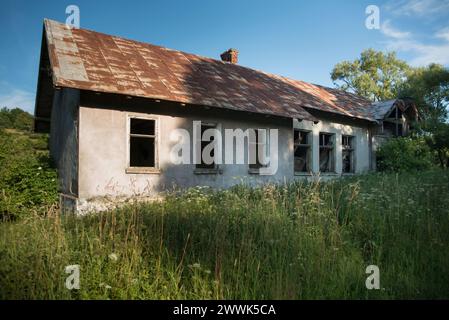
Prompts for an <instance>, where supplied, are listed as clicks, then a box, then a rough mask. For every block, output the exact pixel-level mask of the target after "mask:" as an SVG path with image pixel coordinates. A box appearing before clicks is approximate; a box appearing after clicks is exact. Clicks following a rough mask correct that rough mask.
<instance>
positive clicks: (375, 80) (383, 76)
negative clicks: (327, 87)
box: [331, 49, 411, 101]
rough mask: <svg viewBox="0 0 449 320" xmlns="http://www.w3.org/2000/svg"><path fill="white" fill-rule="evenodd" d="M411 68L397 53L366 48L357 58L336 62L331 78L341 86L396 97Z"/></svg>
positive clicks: (378, 96)
mask: <svg viewBox="0 0 449 320" xmlns="http://www.w3.org/2000/svg"><path fill="white" fill-rule="evenodd" d="M410 71H411V68H410V67H409V66H408V65H407V63H406V62H404V61H402V60H399V59H398V58H397V57H396V53H394V52H387V53H383V52H380V51H376V50H373V49H367V50H365V51H363V52H362V53H361V55H360V58H358V59H356V60H354V61H342V62H340V63H337V64H336V65H335V67H334V69H333V70H332V72H331V78H332V81H333V82H334V84H335V85H336V86H337V87H338V88H340V89H342V90H345V91H351V92H354V93H356V94H358V95H361V96H363V97H365V98H368V99H370V100H372V101H380V100H388V99H393V98H396V97H397V96H398V90H399V88H400V87H401V86H402V85H403V84H404V82H405V81H406V80H407V75H408V74H409V72H410Z"/></svg>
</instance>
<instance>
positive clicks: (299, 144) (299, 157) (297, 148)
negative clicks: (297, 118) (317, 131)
mask: <svg viewBox="0 0 449 320" xmlns="http://www.w3.org/2000/svg"><path fill="white" fill-rule="evenodd" d="M293 134H294V168H295V172H310V154H311V141H310V140H311V134H310V132H309V131H303V130H297V129H295V130H294V133H293Z"/></svg>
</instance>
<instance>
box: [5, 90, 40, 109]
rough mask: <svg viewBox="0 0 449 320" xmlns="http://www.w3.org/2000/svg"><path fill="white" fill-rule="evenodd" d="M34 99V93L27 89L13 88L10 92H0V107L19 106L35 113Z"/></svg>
mask: <svg viewBox="0 0 449 320" xmlns="http://www.w3.org/2000/svg"><path fill="white" fill-rule="evenodd" d="M34 100H35V95H34V93H31V92H28V91H25V90H20V89H12V90H11V91H10V92H8V93H0V107H2V108H3V107H8V108H16V107H18V108H21V109H23V110H25V111H28V112H30V113H31V114H33V113H34Z"/></svg>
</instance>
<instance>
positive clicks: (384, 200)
mask: <svg viewBox="0 0 449 320" xmlns="http://www.w3.org/2000/svg"><path fill="white" fill-rule="evenodd" d="M448 246H449V173H448V172H444V171H435V172H426V173H419V174H401V175H395V174H391V175H385V174H373V175H367V176H360V177H354V178H350V179H341V180H336V181H334V182H329V183H316V182H314V183H305V182H298V183H292V184H285V185H268V186H265V187H262V188H257V189H252V188H249V187H245V186H243V185H240V186H237V187H234V188H233V189H230V190H226V191H215V192H214V191H211V190H209V189H207V188H196V189H190V190H189V191H187V192H185V193H182V194H169V195H168V196H167V198H166V199H165V200H164V201H161V202H154V203H148V204H134V205H129V206H128V207H124V208H121V209H116V210H113V211H110V212H106V213H98V214H92V215H88V216H84V217H75V216H71V215H67V216H62V217H60V216H59V215H58V214H57V213H54V214H48V215H47V217H41V216H32V217H28V218H26V219H23V220H20V221H15V222H4V223H1V224H0V261H1V263H0V298H2V299H14V298H27V299H47V298H50V299H234V298H236V299H317V298H325V299H328V298H343V299H370V298H386V299H390V298H448V297H449V273H448V272H447V270H448V269H449V250H448V249H447V248H448ZM71 264H78V265H80V269H81V283H80V289H79V290H68V289H66V288H65V278H66V276H68V275H67V274H65V272H64V268H65V266H67V265H71ZM371 264H374V265H377V266H379V269H380V284H381V289H380V290H367V289H366V287H365V280H366V277H367V276H368V275H367V274H365V268H366V267H367V266H368V265H371Z"/></svg>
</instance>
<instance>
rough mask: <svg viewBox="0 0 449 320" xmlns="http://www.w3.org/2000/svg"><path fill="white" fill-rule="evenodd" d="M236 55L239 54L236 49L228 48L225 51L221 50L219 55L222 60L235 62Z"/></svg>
mask: <svg viewBox="0 0 449 320" xmlns="http://www.w3.org/2000/svg"><path fill="white" fill-rule="evenodd" d="M238 55H239V51H238V50H237V49H234V48H230V49H228V50H226V51H225V52H223V53H222V54H221V55H220V57H221V60H222V61H225V62H230V63H234V64H235V63H237V62H238Z"/></svg>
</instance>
